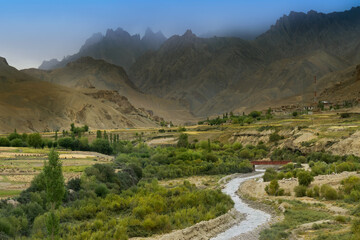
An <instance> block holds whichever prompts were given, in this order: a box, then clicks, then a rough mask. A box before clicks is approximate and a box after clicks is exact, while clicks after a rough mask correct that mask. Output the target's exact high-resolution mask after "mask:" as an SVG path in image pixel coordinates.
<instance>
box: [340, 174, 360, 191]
mask: <svg viewBox="0 0 360 240" xmlns="http://www.w3.org/2000/svg"><path fill="white" fill-rule="evenodd" d="M341 184H342V185H343V189H344V192H345V193H346V194H350V192H351V191H352V190H360V178H359V177H357V176H350V177H348V178H346V179H344V180H342V181H341Z"/></svg>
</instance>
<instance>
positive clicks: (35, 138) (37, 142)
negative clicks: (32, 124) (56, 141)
mask: <svg viewBox="0 0 360 240" xmlns="http://www.w3.org/2000/svg"><path fill="white" fill-rule="evenodd" d="M28 144H29V145H30V146H31V147H34V148H40V147H41V145H42V137H41V135H40V134H39V133H32V134H30V135H29V136H28Z"/></svg>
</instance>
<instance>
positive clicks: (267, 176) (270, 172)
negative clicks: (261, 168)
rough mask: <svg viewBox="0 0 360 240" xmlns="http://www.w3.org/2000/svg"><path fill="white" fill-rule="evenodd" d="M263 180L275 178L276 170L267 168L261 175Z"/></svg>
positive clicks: (267, 180) (268, 180)
mask: <svg viewBox="0 0 360 240" xmlns="http://www.w3.org/2000/svg"><path fill="white" fill-rule="evenodd" d="M263 179H264V182H270V181H271V180H274V179H277V172H276V171H275V169H273V168H268V169H266V171H265V174H264V176H263Z"/></svg>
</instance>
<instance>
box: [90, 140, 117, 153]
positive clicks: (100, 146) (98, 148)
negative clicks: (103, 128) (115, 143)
mask: <svg viewBox="0 0 360 240" xmlns="http://www.w3.org/2000/svg"><path fill="white" fill-rule="evenodd" d="M91 149H92V150H93V151H95V152H99V153H103V154H108V155H110V154H111V153H112V151H113V150H112V148H111V146H110V143H109V141H107V140H105V139H100V138H97V139H95V140H94V141H93V142H92V144H91Z"/></svg>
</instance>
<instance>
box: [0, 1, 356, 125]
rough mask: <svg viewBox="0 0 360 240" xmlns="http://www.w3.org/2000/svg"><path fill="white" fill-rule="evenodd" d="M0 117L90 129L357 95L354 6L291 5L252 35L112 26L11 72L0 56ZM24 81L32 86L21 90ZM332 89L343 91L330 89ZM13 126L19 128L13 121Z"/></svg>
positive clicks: (183, 119) (5, 121)
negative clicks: (68, 50) (297, 8)
mask: <svg viewBox="0 0 360 240" xmlns="http://www.w3.org/2000/svg"><path fill="white" fill-rule="evenodd" d="M0 60H1V61H0V65H1V67H0V89H1V95H0V113H1V114H0V122H1V123H3V124H2V125H3V126H5V125H6V126H7V127H6V129H5V127H3V128H4V129H0V131H6V130H9V129H12V128H14V126H17V125H19V124H20V125H21V124H23V125H24V130H29V131H39V130H44V129H55V128H61V127H65V126H68V125H69V124H70V123H71V122H76V123H78V124H85V123H86V124H88V125H90V126H91V127H93V128H119V127H141V126H144V127H146V126H157V124H158V123H159V121H161V120H162V119H165V120H167V121H173V122H174V123H179V124H184V123H185V122H196V121H197V119H201V118H205V117H206V116H215V115H218V114H222V113H224V112H229V111H233V112H235V113H242V112H244V111H245V112H246V111H250V110H252V109H258V110H261V109H264V108H267V107H269V106H272V105H273V104H277V105H286V104H292V103H296V102H297V103H298V102H299V101H302V102H303V103H310V102H312V101H313V97H312V96H313V89H314V88H315V86H314V81H313V79H314V76H316V77H317V79H318V81H317V85H316V88H317V90H318V92H323V94H322V95H321V99H325V100H330V101H344V100H347V99H350V98H352V97H351V96H350V95H351V94H346V93H353V94H355V95H356V96H357V93H358V92H360V89H359V88H360V86H358V84H357V80H358V67H356V66H357V65H358V64H359V63H360V8H359V7H356V8H352V9H350V10H348V11H344V12H334V13H329V14H323V13H317V12H315V11H310V12H308V13H297V12H291V13H290V14H289V15H284V16H283V17H281V18H280V19H279V20H278V21H277V22H276V23H275V24H274V25H273V26H271V28H270V29H269V30H268V31H266V32H264V33H263V34H261V35H259V36H258V37H256V38H255V39H253V40H244V39H241V38H238V37H211V38H204V37H198V36H196V35H195V34H194V33H193V32H192V31H191V30H187V31H186V32H185V33H184V34H183V35H174V36H171V37H170V38H168V39H167V38H166V37H165V36H164V35H163V34H162V33H161V32H158V33H154V32H152V31H151V30H150V29H148V30H147V31H146V33H145V34H144V36H143V37H140V35H130V34H129V33H127V32H126V31H125V30H123V29H121V28H118V29H116V30H111V29H109V30H108V31H107V32H106V34H105V35H102V34H100V33H97V34H94V35H93V36H92V37H90V38H89V39H88V40H87V41H86V42H85V43H84V45H83V46H82V47H81V48H80V50H79V52H78V53H76V54H74V55H71V56H68V57H66V58H64V59H63V60H61V61H58V60H56V59H53V60H50V61H44V62H43V63H42V65H41V66H40V67H39V69H26V70H22V71H18V70H16V69H15V68H12V67H10V66H8V64H7V62H6V60H5V59H2V58H1V59H0ZM30 89H31V91H30ZM339 95H341V96H343V97H339ZM19 130H20V129H19Z"/></svg>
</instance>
